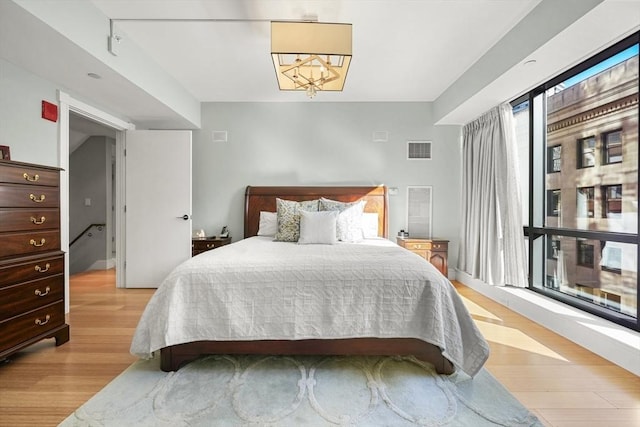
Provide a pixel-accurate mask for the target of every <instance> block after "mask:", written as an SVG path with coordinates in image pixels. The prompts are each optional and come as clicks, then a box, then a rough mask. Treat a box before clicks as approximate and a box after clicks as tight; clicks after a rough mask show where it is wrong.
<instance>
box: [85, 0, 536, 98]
mask: <svg viewBox="0 0 640 427" xmlns="http://www.w3.org/2000/svg"><path fill="white" fill-rule="evenodd" d="M91 1H92V2H93V3H94V4H95V5H96V6H97V7H98V8H99V9H101V10H102V11H103V12H104V14H105V15H107V16H108V17H109V18H111V19H116V20H117V19H144V20H145V21H133V22H129V21H115V28H116V30H115V32H116V33H117V34H121V35H122V36H123V41H122V43H135V44H136V45H138V46H139V47H141V48H142V49H143V50H145V51H146V52H147V53H149V55H151V57H152V58H153V59H154V60H155V61H156V62H157V63H158V64H159V65H160V66H161V67H162V68H164V69H165V70H166V71H168V73H169V74H171V75H172V76H174V77H175V78H176V79H177V80H178V81H179V82H180V83H181V84H182V85H183V86H184V87H185V88H186V89H187V91H189V92H190V93H191V94H192V95H193V96H194V97H195V98H196V99H198V100H199V101H220V102H229V101H232V102H233V101H283V100H289V101H296V100H300V98H303V97H304V96H305V95H304V94H303V93H295V94H291V93H285V94H284V95H285V96H283V94H282V93H280V92H279V91H278V89H277V84H276V78H275V74H274V73H275V71H274V67H273V63H272V61H271V56H270V24H269V21H270V20H301V19H302V18H303V17H304V16H306V15H315V16H317V18H318V21H320V22H343V23H351V24H352V26H353V27H352V28H353V59H352V63H351V67H350V69H349V73H348V77H347V82H346V84H345V89H344V91H343V92H342V93H323V94H321V96H318V97H317V98H316V99H317V101H320V102H322V101H354V102H360V101H363V102H367V101H433V100H435V99H436V98H437V97H438V96H439V95H440V94H441V93H442V92H443V91H444V90H445V89H446V88H447V87H449V86H450V85H451V84H452V83H453V82H454V81H455V80H456V79H457V78H458V77H460V76H461V75H462V73H464V72H465V71H466V70H467V69H468V68H469V67H470V66H471V65H472V64H473V63H474V62H475V61H477V60H478V59H479V58H480V57H481V56H482V55H484V54H485V53H486V52H487V50H488V49H489V48H491V47H492V46H493V45H494V44H495V43H496V42H497V41H498V40H500V38H502V37H503V36H504V35H505V34H506V33H507V32H508V31H509V30H510V29H511V28H512V27H513V26H514V25H515V24H516V23H518V22H519V21H520V20H521V19H522V18H523V17H524V16H526V14H527V13H528V12H530V11H531V9H532V8H533V7H535V5H536V4H538V3H539V1H540V0H509V1H505V0H448V1H444V0H423V1H416V0H413V1H398V0H306V1H303V0H301V1H295V0H266V1H265V0H262V1H260V0H244V1H238V0H187V1H184V0H164V1H157V0H156V1H154V0H135V1H114V0H91ZM496 17H500V19H496ZM164 18H173V19H176V18H179V19H185V21H181V22H163V21H146V20H148V19H164ZM191 19H224V20H228V19H232V20H236V19H237V20H239V21H236V22H215V21H214V22H195V21H189V20H191ZM243 20H247V21H243ZM255 20H262V21H259V22H256V21H255ZM314 101H315V100H314Z"/></svg>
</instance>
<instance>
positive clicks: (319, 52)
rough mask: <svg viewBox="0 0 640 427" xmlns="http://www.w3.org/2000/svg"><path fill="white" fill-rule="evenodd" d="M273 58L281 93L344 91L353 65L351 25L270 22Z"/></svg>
mask: <svg viewBox="0 0 640 427" xmlns="http://www.w3.org/2000/svg"><path fill="white" fill-rule="evenodd" d="M271 57H272V58H273V65H274V67H275V70H276V77H277V79H278V87H279V88H280V90H294V91H305V92H306V94H307V96H308V97H309V98H313V97H314V96H315V95H316V93H317V92H319V91H341V90H342V89H343V88H344V81H345V78H346V77H347V71H348V69H349V64H350V63H351V24H333V23H324V22H279V21H273V22H271Z"/></svg>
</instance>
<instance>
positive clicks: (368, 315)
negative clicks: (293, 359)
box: [131, 237, 489, 375]
mask: <svg viewBox="0 0 640 427" xmlns="http://www.w3.org/2000/svg"><path fill="white" fill-rule="evenodd" d="M355 337H378V338H392V337H400V338H418V339H421V340H424V341H427V342H429V343H432V344H435V345H437V346H439V347H440V348H441V349H442V353H443V355H444V356H445V357H446V358H447V359H449V360H450V361H451V362H453V364H454V365H455V366H456V367H457V368H459V369H462V370H463V371H465V372H466V373H468V374H469V375H474V374H475V373H476V372H478V370H479V369H480V368H481V367H482V365H483V364H484V362H485V361H486V359H487V357H488V355H489V347H488V345H487V343H486V341H485V340H484V338H483V337H482V335H481V334H480V332H479V331H478V329H477V327H476V326H475V324H474V323H473V320H472V319H471V317H470V315H469V313H468V311H467V309H466V308H465V306H464V305H463V302H462V300H461V299H460V297H459V296H458V294H457V292H456V290H455V288H454V287H453V286H452V284H451V283H450V282H449V281H448V280H447V279H446V278H445V277H444V276H442V274H440V272H438V271H437V270H436V269H435V268H434V267H433V266H432V265H431V264H429V263H428V262H427V261H425V260H424V259H423V258H421V257H419V256H418V255H415V254H413V253H411V252H409V251H407V250H405V249H403V248H400V247H399V246H397V245H395V244H394V243H392V242H390V241H388V240H385V239H367V241H365V242H363V243H358V244H353V243H351V244H349V243H341V244H337V245H298V244H295V243H286V242H273V241H272V239H271V238H268V237H252V238H249V239H244V240H241V241H239V242H236V243H233V244H231V245H227V246H223V247H220V248H218V249H215V250H213V251H208V252H205V253H203V254H200V255H198V256H196V257H194V258H191V259H190V260H188V261H186V262H184V263H183V264H181V265H180V266H178V267H177V268H176V269H175V270H174V271H173V272H172V273H171V274H169V276H167V278H166V279H165V280H164V282H163V283H162V284H161V286H160V287H159V288H158V290H157V291H156V293H155V294H154V295H153V297H152V298H151V300H150V301H149V304H148V305H147V307H146V309H145V311H144V313H143V314H142V317H141V319H140V322H139V324H138V327H137V329H136V332H135V335H134V337H133V342H132V344H131V352H132V353H133V354H134V355H136V356H139V357H142V358H148V357H151V354H152V353H153V352H154V351H156V350H158V349H161V348H163V347H166V346H170V345H174V344H182V343H187V342H191V341H199V340H224V341H233V340H261V339H313V338H355Z"/></svg>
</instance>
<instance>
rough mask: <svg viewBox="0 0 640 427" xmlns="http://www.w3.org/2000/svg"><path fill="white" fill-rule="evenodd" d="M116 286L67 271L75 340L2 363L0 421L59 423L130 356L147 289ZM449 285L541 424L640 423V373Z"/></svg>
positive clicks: (109, 276) (494, 364) (110, 279)
mask: <svg viewBox="0 0 640 427" xmlns="http://www.w3.org/2000/svg"><path fill="white" fill-rule="evenodd" d="M114 283H115V275H114V272H113V271H98V272H91V273H83V274H79V275H75V276H73V277H72V278H71V297H70V303H71V313H70V315H69V316H68V319H67V320H68V322H69V324H70V326H71V340H70V341H69V342H68V343H66V344H64V345H62V346H60V347H55V346H54V344H53V340H46V341H43V342H40V343H38V344H36V345H34V346H32V347H29V348H28V349H25V351H23V352H21V353H18V354H17V355H15V356H14V357H12V358H11V360H10V361H9V362H8V363H4V364H0V426H11V427H14V426H55V425H57V424H58V423H59V422H61V421H62V420H63V419H64V418H66V417H67V416H68V415H69V414H70V413H71V412H73V410H75V409H76V408H77V407H78V406H80V405H81V404H82V403H84V402H85V401H86V400H88V399H89V398H90V397H91V396H93V395H94V394H95V393H96V392H98V391H99V390H100V389H101V388H102V387H104V386H105V385H106V384H107V383H108V382H109V381H111V380H112V379H113V378H114V377H115V376H116V375H118V374H119V373H120V372H122V371H123V370H124V369H125V368H126V367H127V366H129V365H130V364H131V363H132V362H134V360H135V358H134V357H133V356H131V355H130V354H129V344H130V342H131V337H132V335H133V331H134V329H135V326H136V324H137V322H138V319H139V317H140V314H141V312H142V310H143V308H144V306H145V305H146V303H147V301H148V300H149V298H150V297H151V295H152V293H153V290H150V289H127V290H124V289H116V288H115V285H114ZM455 285H456V287H457V288H458V291H459V293H460V294H461V295H462V296H463V298H464V299H465V302H466V303H467V306H468V307H469V310H470V312H471V313H472V315H473V317H474V319H475V320H476V321H477V322H478V325H479V326H480V328H481V330H482V332H483V333H484V334H485V336H486V338H487V340H488V341H489V343H490V345H491V357H490V358H489V361H488V362H487V365H486V367H487V369H488V370H489V371H490V372H491V373H492V374H493V375H494V376H495V377H496V378H497V379H498V380H499V381H500V382H501V383H502V384H504V385H505V386H506V387H507V388H508V389H509V390H510V391H511V392H512V393H513V394H514V395H515V396H516V397H517V398H518V399H519V400H520V401H521V402H522V403H523V404H524V405H526V406H527V407H528V408H530V409H531V410H532V411H534V412H535V413H536V414H537V415H538V416H539V417H540V419H541V420H542V421H543V423H544V424H545V425H547V426H553V427H574V426H575V427H577V426H580V427H605V426H606V427H613V426H616V427H617V426H620V427H627V426H629V427H631V426H640V378H639V377H637V376H634V375H633V374H631V373H630V372H628V371H626V370H624V369H622V368H619V367H617V366H615V365H613V364H611V363H609V362H608V361H606V360H604V359H602V358H600V357H598V356H596V355H594V354H593V353H590V352H589V351H587V350H585V349H583V348H581V347H579V346H577V345H575V344H573V343H572V342H570V341H568V340H566V339H564V338H562V337H560V336H558V335H556V334H554V333H553V332H550V331H549V330H547V329H545V328H543V327H541V326H538V325H537V324H535V323H532V322H530V321H528V320H527V319H525V318H524V317H522V316H519V315H518V314H516V313H514V312H512V311H510V310H509V309H507V308H506V307H504V306H502V305H500V304H497V303H495V302H493V301H491V300H490V299H488V298H486V297H484V296H482V295H480V294H478V293H477V292H475V291H473V290H471V289H469V288H467V287H465V286H463V285H460V284H458V283H456V284H455ZM639 363H640V361H639Z"/></svg>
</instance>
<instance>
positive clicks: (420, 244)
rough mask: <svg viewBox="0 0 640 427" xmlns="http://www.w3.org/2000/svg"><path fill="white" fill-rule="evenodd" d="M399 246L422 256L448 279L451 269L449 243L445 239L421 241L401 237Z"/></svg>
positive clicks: (398, 241)
mask: <svg viewBox="0 0 640 427" xmlns="http://www.w3.org/2000/svg"><path fill="white" fill-rule="evenodd" d="M396 241H397V243H398V245H400V246H402V247H403V248H405V249H408V250H410V251H411V252H413V253H415V254H418V255H420V256H421V257H422V258H424V259H426V260H427V261H429V262H430V263H431V265H433V266H434V267H435V268H437V269H438V270H439V271H440V273H442V274H443V275H444V277H448V274H449V267H448V265H447V256H448V252H449V241H448V240H444V239H421V238H417V237H408V236H407V237H400V236H398V237H397V239H396Z"/></svg>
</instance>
